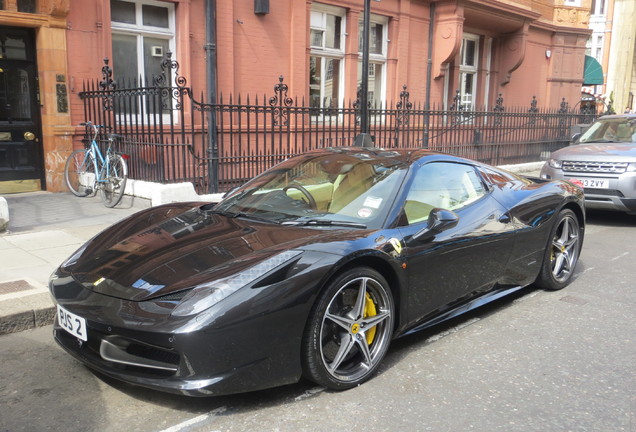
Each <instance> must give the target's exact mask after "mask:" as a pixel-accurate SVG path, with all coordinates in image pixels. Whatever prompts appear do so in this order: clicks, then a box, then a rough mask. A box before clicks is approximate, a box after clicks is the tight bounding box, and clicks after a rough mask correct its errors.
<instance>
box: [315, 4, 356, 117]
mask: <svg viewBox="0 0 636 432" xmlns="http://www.w3.org/2000/svg"><path fill="white" fill-rule="evenodd" d="M318 14H319V15H321V16H322V18H321V20H320V21H321V23H318V24H317V23H316V20H315V17H316V15H318ZM327 15H333V16H337V17H340V19H341V21H340V47H338V48H328V47H326V46H325V37H326V31H327V24H326V23H327ZM310 16H311V18H310V28H311V29H313V30H320V31H323V32H324V33H323V41H322V46H321V47H317V46H313V45H312V42H313V41H312V40H311V36H310V40H309V48H310V50H309V56H310V57H320V58H321V59H323V60H322V61H321V74H320V76H321V77H322V79H321V82H320V108H321V109H322V108H325V107H324V104H323V102H324V100H325V98H326V91H325V88H326V81H327V79H326V77H327V72H328V71H327V63H328V61H327V60H339V61H340V71H339V75H338V95H340V100H337V101H336V107H337V108H342V103H343V97H342V96H341V95H344V90H345V86H344V77H345V70H344V69H345V46H346V36H347V34H346V28H347V23H346V18H347V16H346V10H345V9H343V8H339V7H335V6H328V5H323V4H317V3H314V4H313V5H312V7H311V15H310ZM307 85H310V83H309V82H308V83H307ZM310 104H311V93H310ZM325 117H331V116H328V115H323V116H314V119H317V120H322V119H323V118H325Z"/></svg>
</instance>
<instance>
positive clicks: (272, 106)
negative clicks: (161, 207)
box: [80, 53, 596, 192]
mask: <svg viewBox="0 0 636 432" xmlns="http://www.w3.org/2000/svg"><path fill="white" fill-rule="evenodd" d="M162 70H163V73H162V74H161V75H160V76H158V77H155V78H154V79H153V80H152V82H142V81H141V80H134V81H129V82H125V83H121V82H120V83H116V82H115V81H113V79H112V71H111V69H110V67H109V66H108V62H107V61H106V64H105V66H104V68H103V70H102V80H100V81H94V82H86V83H84V88H83V91H82V92H81V93H80V97H81V98H82V100H83V102H84V115H85V118H86V120H91V121H93V122H95V123H98V124H103V125H107V126H109V127H110V129H111V130H112V131H113V132H115V133H117V134H119V135H121V136H122V139H121V141H120V142H119V144H118V145H119V150H120V151H122V152H125V153H127V154H128V155H129V165H130V177H131V178H134V179H139V180H148V181H154V182H162V183H169V182H184V181H188V182H192V183H193V184H194V185H195V188H196V189H197V191H199V192H214V191H226V190H228V189H230V188H232V187H234V186H236V185H239V184H241V183H243V182H245V181H246V180H249V179H250V178H252V177H254V176H255V175H256V174H258V173H260V172H262V171H263V170H265V169H267V168H269V167H271V166H273V165H274V164H276V163H278V162H279V161H281V160H284V159H285V158H288V157H289V156H292V155H295V154H299V153H303V152H306V151H309V150H312V149H317V148H324V147H339V146H351V145H353V144H354V140H355V137H356V135H358V133H359V132H360V110H359V103H358V102H357V101H352V102H350V103H348V104H344V103H343V104H342V107H341V108H337V109H334V108H313V107H310V106H308V104H307V103H306V102H305V100H304V99H298V98H291V97H289V96H288V95H287V93H288V88H287V85H286V84H285V83H284V80H283V77H282V76H281V77H280V78H279V82H278V83H276V85H275V86H274V93H273V96H269V97H268V96H266V95H264V96H262V97H258V96H257V97H250V96H247V97H242V96H240V95H239V96H237V97H234V96H229V97H228V98H225V97H224V96H223V95H221V96H220V97H219V101H218V103H216V104H209V103H205V102H203V100H204V98H203V95H201V96H199V97H198V98H197V97H195V95H194V94H193V91H192V89H191V88H190V87H188V86H187V81H186V79H185V78H184V77H182V76H180V75H179V73H178V70H179V65H178V63H177V62H176V61H174V60H172V59H171V57H170V53H168V57H167V58H166V59H165V60H164V62H163V63H162ZM595 117H596V113H595V112H586V113H582V112H574V111H573V110H571V109H569V108H568V105H567V103H566V102H565V100H564V101H563V102H562V103H561V106H560V107H559V108H558V109H553V110H552V109H543V108H537V100H536V98H533V100H532V101H531V103H530V106H529V107H515V108H513V107H506V106H505V105H504V101H503V98H502V97H501V95H500V96H499V98H498V99H497V102H496V105H495V106H494V107H491V108H489V109H486V108H483V109H472V110H467V109H465V107H463V106H462V105H461V103H459V98H456V100H455V103H454V104H452V105H451V107H449V108H444V107H441V106H433V107H432V108H431V109H424V108H423V106H422V105H421V104H418V103H414V102H412V101H410V95H409V92H408V89H407V88H406V86H404V88H403V89H402V92H401V93H400V99H399V100H398V101H396V102H395V103H389V104H385V105H383V106H380V107H371V109H370V133H371V135H372V136H373V138H374V145H375V146H377V147H383V148H428V149H431V150H436V151H441V152H446V153H451V154H455V155H458V156H463V157H467V158H471V159H476V160H479V161H483V162H487V163H491V164H495V165H499V164H512V163H521V162H533V161H539V160H543V159H545V158H547V156H548V155H549V153H550V152H551V151H554V150H557V149H559V148H561V147H563V146H565V145H567V143H568V141H569V137H570V130H571V128H572V126H574V125H576V124H580V123H589V122H591V121H592V120H593V119H594V118H595Z"/></svg>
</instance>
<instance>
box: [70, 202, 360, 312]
mask: <svg viewBox="0 0 636 432" xmlns="http://www.w3.org/2000/svg"><path fill="white" fill-rule="evenodd" d="M363 231H364V230H353V231H352V230H349V233H350V234H349V235H350V236H354V237H358V236H360V235H362V234H361V232H363ZM345 237H347V236H345ZM342 240H343V232H342V230H321V229H315V228H314V229H310V228H298V227H290V226H282V225H277V224H269V223H261V222H255V221H253V220H247V219H242V218H233V217H228V216H224V215H220V214H215V213H211V212H207V211H204V210H202V209H201V208H200V206H199V205H196V206H194V207H193V206H192V203H190V204H189V205H188V206H186V205H167V206H160V207H156V208H152V209H149V210H146V211H142V212H140V213H137V214H136V215H133V216H131V217H130V218H128V219H125V220H124V221H121V222H119V223H118V224H116V225H113V226H112V227H110V228H108V229H107V230H105V231H103V232H102V233H100V234H99V235H97V236H96V237H95V238H93V239H92V240H90V241H89V242H88V243H87V244H86V245H84V246H83V247H82V249H80V250H79V251H78V252H76V253H75V254H74V255H73V256H72V257H71V258H69V259H68V260H67V261H66V262H65V263H64V264H63V265H62V269H63V271H65V272H70V273H71V274H72V276H73V278H74V279H75V280H77V281H78V282H80V283H82V284H83V285H84V286H85V287H86V288H88V289H90V290H92V291H94V292H98V293H101V294H105V295H109V296H112V297H117V298H122V299H126V300H133V301H143V300H148V299H152V298H156V297H161V296H166V295H169V294H172V293H175V292H179V291H183V290H185V289H188V288H191V287H193V286H196V285H197V284H200V283H204V282H207V281H210V280H213V279H217V278H223V277H226V276H229V275H231V274H234V273H236V272H237V271H240V270H243V269H245V268H248V267H251V266H253V265H255V264H256V263H258V262H260V261H262V260H264V259H266V258H268V257H271V256H273V255H275V254H277V253H279V252H281V251H284V250H289V249H302V248H303V247H304V246H306V245H309V244H315V243H321V244H325V243H328V242H332V241H336V242H337V241H342ZM330 252H332V253H333V252H334V250H330Z"/></svg>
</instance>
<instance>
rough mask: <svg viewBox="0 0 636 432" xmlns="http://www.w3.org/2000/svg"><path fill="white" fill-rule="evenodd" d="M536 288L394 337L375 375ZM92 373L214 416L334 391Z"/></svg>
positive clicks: (134, 392) (140, 395) (143, 396)
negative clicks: (237, 389) (157, 382)
mask: <svg viewBox="0 0 636 432" xmlns="http://www.w3.org/2000/svg"><path fill="white" fill-rule="evenodd" d="M537 290H538V289H537V288H535V287H533V286H532V285H531V286H529V287H526V288H523V289H521V290H519V291H517V292H515V293H512V294H510V295H508V296H506V297H504V298H501V299H498V300H495V301H493V302H491V303H489V304H486V305H484V306H481V307H479V308H477V309H475V310H473V311H469V312H467V313H465V314H463V315H460V316H458V317H455V318H452V319H450V320H448V321H445V322H443V323H440V324H438V325H435V326H433V327H431V328H427V329H424V330H421V331H418V332H416V333H413V334H411V335H407V336H404V337H401V338H399V339H396V340H394V341H393V342H392V343H391V347H390V348H389V352H388V354H387V356H386V357H385V359H384V360H383V363H382V365H381V366H380V369H379V371H378V373H377V375H378V376H380V375H382V374H384V373H385V372H388V371H390V370H391V369H392V368H394V367H396V366H397V365H398V364H399V363H400V362H401V361H402V360H403V359H404V357H406V356H407V355H408V353H409V352H411V351H412V350H414V349H419V348H422V347H425V346H427V345H429V344H432V343H434V342H435V341H437V340H439V339H441V338H442V337H444V336H446V335H448V334H452V333H454V332H456V331H459V330H461V329H462V328H464V327H466V326H468V325H470V324H472V323H473V322H476V321H477V319H479V320H481V319H485V318H487V317H488V316H489V315H491V314H495V313H497V312H499V311H501V310H502V309H505V308H507V307H510V306H512V305H513V304H514V302H515V300H517V299H520V298H522V297H524V296H526V295H528V294H530V293H532V292H534V291H537ZM93 373H94V374H95V376H97V377H98V378H99V379H101V380H102V381H104V382H105V383H106V384H108V385H109V386H110V387H112V388H114V389H116V390H118V391H121V392H123V393H125V394H126V395H128V396H129V397H132V398H135V399H137V400H140V401H142V402H145V403H149V404H156V405H159V406H162V407H164V408H169V409H174V410H178V411H182V412H189V413H192V414H194V415H200V414H206V413H210V412H214V415H215V416H225V415H232V414H238V413H249V412H252V411H259V410H263V409H267V408H270V407H276V406H280V405H288V404H294V403H298V402H299V401H305V400H307V399H310V398H312V397H316V396H318V395H319V394H321V393H337V392H335V391H331V390H327V389H325V388H324V387H321V386H317V385H316V384H314V383H312V382H309V381H307V380H305V379H301V381H299V382H298V383H296V384H290V385H285V386H281V387H276V388H272V389H266V390H259V391H254V392H248V393H240V394H236V395H226V396H211V397H203V398H197V397H189V396H181V395H176V394H170V393H164V392H160V391H156V390H152V389H146V388H143V387H138V386H134V385H131V384H127V383H124V382H121V381H118V380H115V379H113V378H110V377H108V376H105V375H102V374H100V373H98V372H93Z"/></svg>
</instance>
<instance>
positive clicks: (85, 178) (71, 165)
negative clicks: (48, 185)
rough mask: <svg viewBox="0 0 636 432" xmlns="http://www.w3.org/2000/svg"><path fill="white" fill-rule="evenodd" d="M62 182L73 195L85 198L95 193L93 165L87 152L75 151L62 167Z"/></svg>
mask: <svg viewBox="0 0 636 432" xmlns="http://www.w3.org/2000/svg"><path fill="white" fill-rule="evenodd" d="M64 181H65V182H66V186H68V188H69V190H70V191H71V192H72V193H73V195H76V196H79V197H85V196H88V195H92V194H93V193H94V192H95V163H94V161H93V156H92V153H90V152H89V151H88V150H86V149H83V150H75V151H74V152H73V153H71V155H70V156H69V157H68V159H67V160H66V164H65V165H64Z"/></svg>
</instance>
